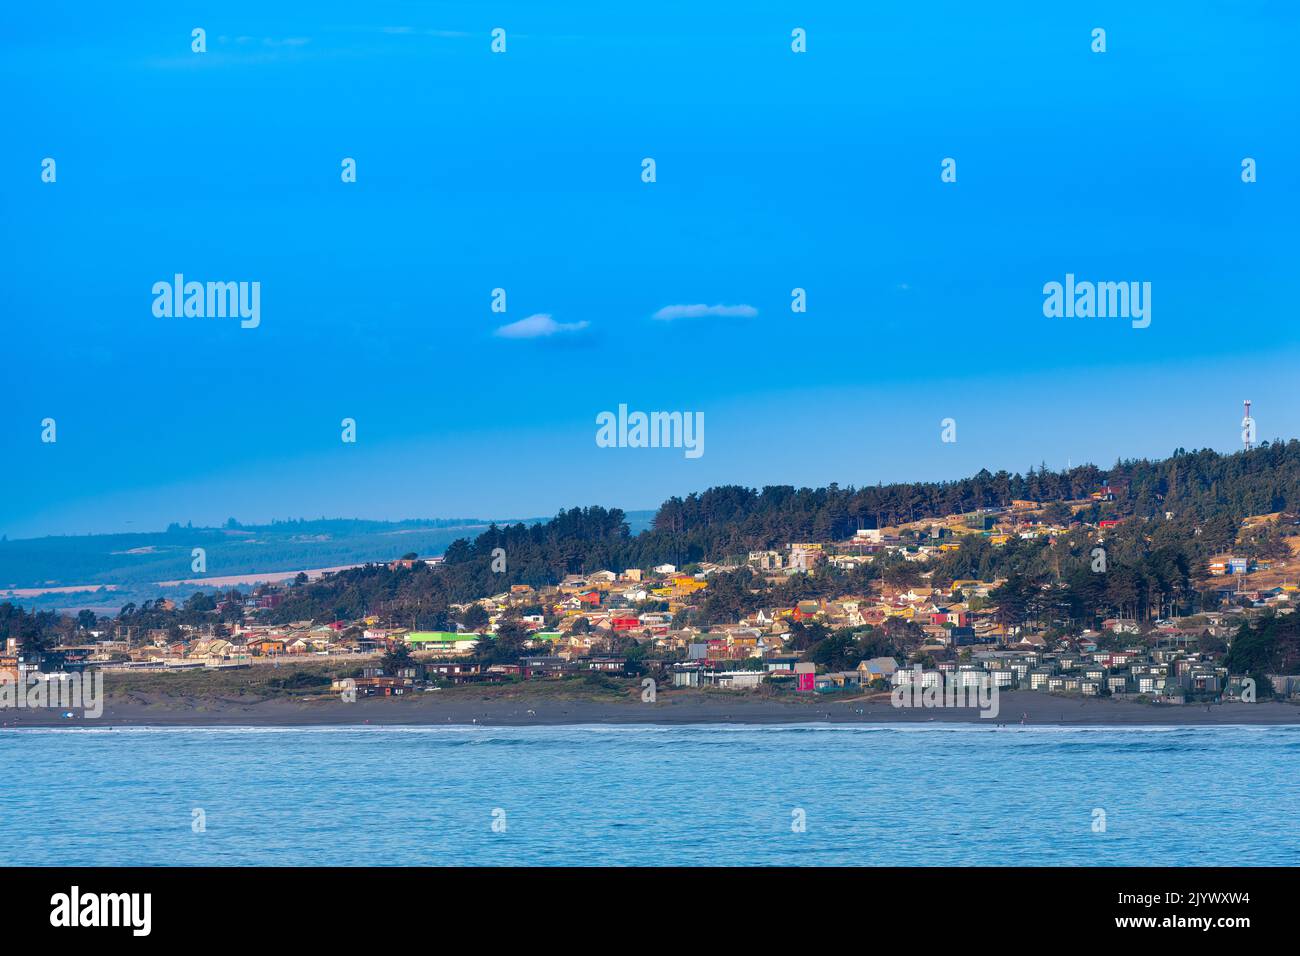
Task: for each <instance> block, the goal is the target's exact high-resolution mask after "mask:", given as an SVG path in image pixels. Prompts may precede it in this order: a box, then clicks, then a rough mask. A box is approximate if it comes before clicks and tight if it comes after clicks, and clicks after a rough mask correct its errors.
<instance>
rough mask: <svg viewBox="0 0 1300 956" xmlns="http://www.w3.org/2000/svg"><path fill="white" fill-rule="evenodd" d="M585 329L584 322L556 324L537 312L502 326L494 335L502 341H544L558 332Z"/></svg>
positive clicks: (548, 317) (542, 313)
mask: <svg viewBox="0 0 1300 956" xmlns="http://www.w3.org/2000/svg"><path fill="white" fill-rule="evenodd" d="M586 327H587V323H586V322H556V321H555V320H554V319H553V318H551V317H550V316H549V315H547V314H546V313H545V312H539V313H538V314H537V315H530V316H529V317H528V318H526V319H520V320H519V321H518V322H511V323H510V324H509V325H503V326H501V328H499V329H497V330H496V332H495V333H494V334H495V335H496V336H497V337H498V338H503V339H544V338H546V337H548V336H551V335H555V334H557V333H559V332H578V331H581V330H582V329H585V328H586Z"/></svg>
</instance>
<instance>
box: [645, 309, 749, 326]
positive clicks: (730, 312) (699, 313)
mask: <svg viewBox="0 0 1300 956" xmlns="http://www.w3.org/2000/svg"><path fill="white" fill-rule="evenodd" d="M706 315H716V316H723V317H733V318H734V317H739V318H742V319H752V318H753V317H754V316H756V315H758V309H756V308H754V307H753V306H752V305H666V306H664V307H663V308H662V309H660V310H659V311H658V312H656V313H655V314H654V318H656V319H659V320H660V321H663V322H671V321H672V320H673V319H698V318H701V317H703V316H706Z"/></svg>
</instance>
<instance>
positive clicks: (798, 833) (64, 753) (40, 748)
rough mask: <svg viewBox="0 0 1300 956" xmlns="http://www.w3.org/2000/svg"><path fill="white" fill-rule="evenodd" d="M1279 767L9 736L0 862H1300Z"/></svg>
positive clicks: (555, 742)
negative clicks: (1102, 825) (1102, 827)
mask: <svg viewBox="0 0 1300 956" xmlns="http://www.w3.org/2000/svg"><path fill="white" fill-rule="evenodd" d="M1297 771H1300V728H1296V727H1286V728H1281V727H1240V728H1238V727H1229V728H1151V727H1143V728H1140V729H1139V728H1133V729H1129V728H1088V729H1076V728H1050V727H1035V728H1006V729H995V728H983V727H967V726H958V727H939V726H929V727H895V726H854V727H843V726H835V727H832V726H807V725H800V726H775V727H772V726H766V727H748V726H746V727H742V726H732V725H727V726H717V725H710V726H704V725H699V726H687V727H646V726H636V727H626V726H622V727H611V726H582V727H528V728H483V727H457V728H451V727H429V728H413V727H363V728H310V729H267V728H211V729H208V728H204V729H128V730H120V729H119V730H66V729H58V730H5V731H0V781H3V782H2V783H0V863H3V864H39V865H53V864H69V865H115V864H143V865H151V864H217V865H227V864H281V865H327V864H332V865H362V864H376V865H384V864H434V865H437V864H457V865H459V864H543V865H549V864H601V865H609V864H796V865H798V864H848V865H857V864H928V865H972V864H992V865H998V864H1066V865H1088V864H1120V865H1125V864H1151V865H1160V864H1230V865H1255V864H1296V863H1297V862H1300V827H1297V824H1296V821H1297V819H1300V776H1298V774H1297ZM200 812H201V816H200ZM1103 814H1104V817H1103V816H1102V815H1103ZM1103 822H1104V830H1102V829H1101V827H1100V824H1102V823H1103ZM200 823H201V824H202V826H199V824H200ZM801 824H802V826H801ZM196 830H197V831H198V832H196Z"/></svg>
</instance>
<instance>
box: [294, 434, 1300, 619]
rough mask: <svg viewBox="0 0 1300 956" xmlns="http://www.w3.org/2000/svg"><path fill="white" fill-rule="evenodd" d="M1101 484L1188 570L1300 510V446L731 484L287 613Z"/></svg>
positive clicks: (327, 594) (727, 548)
mask: <svg viewBox="0 0 1300 956" xmlns="http://www.w3.org/2000/svg"><path fill="white" fill-rule="evenodd" d="M1105 486H1109V487H1110V489H1111V490H1112V491H1113V492H1114V494H1115V500H1113V501H1106V502H1097V503H1094V504H1092V505H1090V506H1089V508H1088V509H1087V510H1086V511H1085V513H1083V514H1082V515H1081V517H1083V518H1084V520H1094V521H1095V520H1097V519H1099V518H1103V517H1106V516H1108V515H1114V516H1123V515H1137V516H1141V517H1157V516H1158V517H1160V518H1161V519H1162V521H1161V524H1160V527H1159V539H1160V540H1158V541H1155V542H1154V543H1152V542H1145V543H1144V542H1143V541H1142V540H1141V539H1140V533H1139V532H1137V531H1136V530H1134V531H1130V532H1127V533H1126V537H1132V540H1131V541H1129V542H1128V543H1126V544H1125V552H1126V553H1127V554H1128V555H1130V556H1131V561H1132V563H1133V566H1134V567H1137V566H1138V565H1139V563H1140V562H1141V559H1142V552H1144V551H1151V550H1156V549H1162V551H1163V557H1168V556H1169V554H1170V551H1169V549H1170V548H1173V549H1174V552H1176V553H1177V554H1178V556H1179V558H1180V560H1179V561H1178V564H1179V565H1180V566H1181V567H1183V568H1184V571H1183V575H1184V576H1185V575H1186V568H1187V567H1189V566H1190V563H1191V562H1193V561H1196V560H1199V559H1200V558H1202V557H1203V556H1204V554H1206V553H1211V552H1212V551H1213V550H1214V549H1217V548H1220V547H1228V546H1231V545H1232V543H1233V542H1234V540H1235V539H1236V535H1237V528H1238V525H1239V522H1240V520H1241V519H1242V518H1244V517H1245V516H1247V515H1251V514H1264V513H1271V512H1275V511H1295V510H1297V509H1300V441H1295V440H1292V441H1290V442H1288V443H1274V444H1265V445H1263V446H1261V447H1259V448H1257V449H1254V450H1252V451H1249V452H1238V453H1236V454H1231V455H1222V454H1219V453H1217V452H1213V451H1197V452H1185V451H1183V450H1181V449H1179V450H1178V451H1176V452H1175V453H1174V454H1173V455H1172V456H1171V457H1169V458H1167V459H1163V460H1159V461H1148V460H1139V461H1121V462H1118V463H1116V464H1115V466H1114V467H1112V468H1109V469H1106V470H1102V469H1099V468H1097V467H1095V466H1092V465H1084V466H1080V467H1078V468H1073V469H1070V470H1068V471H1064V472H1057V471H1052V470H1050V469H1047V468H1042V469H1030V471H1029V473H1028V474H1025V475H1018V474H1017V475H1013V474H1008V473H1007V472H998V473H996V474H990V473H989V472H987V471H981V472H980V473H979V474H977V475H975V476H973V477H971V478H966V479H963V480H960V481H954V482H923V483H910V484H893V485H878V486H874V487H867V488H840V487H838V486H836V485H831V486H830V487H828V488H818V489H808V488H802V489H795V488H793V487H789V486H775V487H767V488H764V489H762V490H761V491H756V490H754V489H750V488H744V487H740V486H724V487H718V488H711V489H709V490H707V491H704V492H702V493H700V494H693V495H689V496H687V497H686V498H671V499H669V500H668V501H666V502H665V503H664V504H663V506H662V507H661V508H660V509H659V511H658V513H657V514H656V516H655V519H654V523H653V525H652V527H651V528H650V529H648V530H646V531H644V532H642V533H640V534H637V535H633V534H631V533H630V531H629V528H628V526H627V523H626V521H625V517H624V514H623V512H621V511H619V510H618V509H606V508H602V507H591V508H574V509H571V510H568V511H562V512H561V513H560V514H559V515H557V516H556V517H555V518H553V519H551V520H550V521H547V522H544V523H540V524H534V525H531V526H529V525H524V524H515V525H509V526H504V527H498V526H492V527H490V528H489V529H487V530H486V531H484V532H483V533H482V534H480V535H478V536H477V537H476V538H473V539H468V538H466V539H461V540H458V541H456V542H454V543H453V544H452V545H451V546H450V547H448V549H447V551H446V556H445V563H444V565H443V567H441V568H438V569H432V568H422V567H419V566H417V567H416V568H414V569H400V570H393V571H390V570H389V569H388V568H386V567H372V568H366V569H358V570H355V571H349V572H345V573H342V574H339V575H335V576H333V577H331V578H328V579H326V580H324V581H320V582H317V583H314V584H311V585H308V586H306V587H302V588H295V589H294V592H293V593H292V594H291V596H290V598H289V600H287V601H286V602H285V604H284V605H283V606H282V608H281V611H280V616H281V617H282V618H283V619H285V620H292V619H296V618H309V617H321V616H322V615H324V616H329V615H331V614H334V616H337V617H340V618H346V617H349V616H356V614H357V613H359V612H363V611H365V612H373V611H382V610H384V609H385V608H390V609H391V608H394V607H405V606H408V605H409V606H417V607H420V608H424V609H425V611H424V612H423V613H434V612H432V611H431V610H430V609H435V608H445V606H446V604H447V603H449V602H463V601H468V600H472V599H474V598H477V597H482V596H485V595H487V594H492V593H497V592H500V591H502V590H504V589H505V588H506V587H508V586H509V585H511V584H520V583H523V584H532V585H543V584H552V583H555V582H556V581H558V580H560V579H561V578H562V577H564V576H565V575H567V574H576V573H583V572H589V571H594V570H598V569H602V568H603V569H611V570H619V571H621V570H623V569H625V568H630V567H641V568H647V567H651V566H653V565H656V564H660V563H663V562H670V563H673V564H676V565H679V566H681V565H685V564H689V563H691V562H695V561H702V560H722V559H724V558H726V557H728V556H740V555H744V554H745V553H746V552H748V551H751V550H759V549H765V548H773V547H778V546H782V545H785V544H788V543H789V542H791V541H823V542H825V541H832V540H840V539H843V538H846V537H849V536H851V535H852V533H853V532H854V531H855V530H857V529H858V528H873V527H884V526H888V525H891V524H896V523H898V522H900V521H912V520H919V519H923V518H926V517H940V516H943V515H947V514H955V513H961V512H969V511H974V510H976V509H978V508H987V507H999V506H1006V505H1009V504H1010V503H1011V502H1012V501H1013V500H1017V499H1031V500H1035V501H1040V502H1052V501H1066V500H1078V499H1086V498H1088V497H1089V495H1091V494H1092V492H1094V491H1097V490H1099V489H1100V488H1102V487H1105ZM1167 514H1172V515H1173V517H1172V518H1166V517H1165V516H1166V515H1167ZM1034 547H1039V548H1041V547H1042V545H1041V544H1036V545H1034ZM497 548H501V549H502V550H503V551H504V552H505V561H506V570H505V572H504V573H494V572H493V570H492V558H493V553H494V550H495V549H497ZM977 557H978V560H979V561H980V565H979V566H980V567H981V568H983V569H984V570H985V571H987V570H989V569H990V568H993V564H992V563H991V561H990V559H989V558H988V557H987V556H975V555H971V556H969V558H970V559H971V560H972V562H973V561H974V560H975V559H976V558H977ZM1163 557H1162V560H1163ZM967 558H968V556H966V555H960V556H958V558H957V559H954V560H967ZM996 561H997V562H998V563H999V566H998V568H995V569H994V570H1000V569H1001V565H1002V564H1008V563H1010V562H1015V563H1016V565H1017V566H1016V568H1015V569H1016V570H1017V571H1021V570H1023V572H1024V573H1034V572H1035V570H1036V569H1037V568H1040V567H1042V566H1043V565H1044V563H1045V562H1044V561H1043V560H1042V559H1041V556H1031V555H1026V554H1022V553H1021V550H1020V549H1019V548H1010V549H1003V550H1002V551H1001V552H1000V553H999V556H998V557H997V558H996ZM1058 573H1059V572H1058ZM437 613H441V612H437Z"/></svg>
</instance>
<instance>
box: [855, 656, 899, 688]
mask: <svg viewBox="0 0 1300 956" xmlns="http://www.w3.org/2000/svg"><path fill="white" fill-rule="evenodd" d="M897 670H898V661H896V660H894V659H893V658H892V657H873V658H871V659H870V660H865V661H863V662H862V663H860V664H859V665H858V675H859V678H860V680H859V682H860V683H862V684H869V683H871V682H872V681H874V680H883V681H889V680H891V679H892V678H893V676H894V672H895V671H897Z"/></svg>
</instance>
